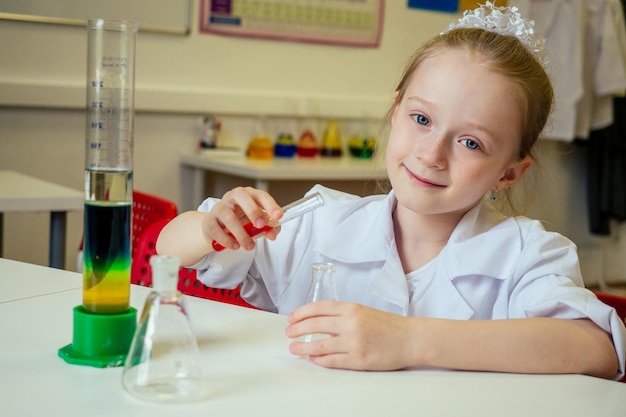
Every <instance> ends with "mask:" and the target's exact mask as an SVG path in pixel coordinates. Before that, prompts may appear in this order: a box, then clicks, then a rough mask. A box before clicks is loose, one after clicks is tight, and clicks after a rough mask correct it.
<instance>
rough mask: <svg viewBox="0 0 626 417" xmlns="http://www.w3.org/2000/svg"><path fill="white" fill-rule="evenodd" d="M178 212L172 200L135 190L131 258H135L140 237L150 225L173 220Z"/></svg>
mask: <svg viewBox="0 0 626 417" xmlns="http://www.w3.org/2000/svg"><path fill="white" fill-rule="evenodd" d="M177 214H178V208H177V207H176V204H174V203H173V202H172V201H170V200H166V199H164V198H161V197H157V196H155V195H152V194H146V193H142V192H140V191H136V190H134V191H133V231H132V244H131V248H132V249H131V258H133V259H134V258H135V253H136V251H137V246H138V244H139V239H140V238H141V235H142V234H143V232H144V231H145V230H146V229H147V228H148V227H149V226H150V225H152V224H153V223H155V222H156V221H159V220H171V219H173V218H174V217H176V215H177Z"/></svg>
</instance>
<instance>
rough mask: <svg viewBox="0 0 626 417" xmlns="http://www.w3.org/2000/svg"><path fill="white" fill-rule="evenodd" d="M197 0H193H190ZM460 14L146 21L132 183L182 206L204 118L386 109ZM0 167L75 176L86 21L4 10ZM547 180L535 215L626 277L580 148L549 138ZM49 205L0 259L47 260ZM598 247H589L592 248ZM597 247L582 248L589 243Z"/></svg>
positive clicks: (395, 7)
mask: <svg viewBox="0 0 626 417" xmlns="http://www.w3.org/2000/svg"><path fill="white" fill-rule="evenodd" d="M194 7H197V2H194ZM454 19H456V16H454V15H448V14H440V13H432V12H426V11H416V10H409V9H407V8H406V2H404V1H387V2H386V9H385V22H384V33H383V37H382V41H381V45H380V47H379V48H373V49H370V48H345V47H338V46H325V45H314V44H303V43H294V42H280V41H266V40H256V39H244V38H231V37H222V36H215V35H206V34H199V33H198V29H197V22H198V18H197V10H194V13H193V17H192V33H191V34H190V35H189V36H176V35H162V34H154V33H143V32H141V33H140V34H139V36H138V41H137V64H136V66H137V72H136V80H137V81H136V106H137V114H136V117H135V166H134V174H135V181H134V184H135V188H137V189H141V190H143V191H146V192H151V193H155V194H158V195H162V196H164V197H166V198H170V199H172V200H174V201H176V202H177V203H178V204H180V192H179V190H180V171H179V165H178V160H177V157H176V156H177V155H178V154H179V153H180V152H182V151H186V150H190V149H193V148H194V147H195V146H196V143H197V140H198V137H199V134H200V131H199V125H198V120H199V115H202V114H208V113H214V114H217V115H218V116H219V117H220V118H221V119H222V121H223V132H222V135H221V138H220V140H221V141H222V143H223V144H229V145H231V144H239V145H242V146H243V145H245V143H246V142H247V141H248V140H249V138H250V136H251V135H252V134H253V133H255V132H254V128H255V124H256V123H255V120H256V119H255V118H254V116H258V115H269V116H274V117H281V116H282V117H284V118H286V117H290V116H294V115H295V116H306V115H310V116H317V117H320V118H321V119H323V118H325V117H338V118H343V119H350V118H369V119H371V120H373V121H376V119H378V118H380V117H382V115H383V114H384V112H385V111H386V108H387V105H388V104H389V102H390V99H391V94H392V91H393V89H394V87H395V84H396V82H397V80H398V77H399V75H400V73H401V71H402V70H403V67H404V64H405V63H406V62H407V61H408V59H409V57H410V55H411V54H412V53H413V51H414V50H415V48H416V47H417V46H419V44H421V43H422V42H423V41H424V40H426V39H427V38H429V37H430V36H432V35H433V34H435V33H437V32H439V31H440V30H441V29H442V28H444V27H446V26H447V24H448V23H450V22H451V21H452V20H454ZM0 57H1V58H0V169H15V170H19V171H22V172H24V173H27V174H30V175H34V176H38V177H42V178H46V179H48V180H51V181H55V182H57V183H60V184H63V185H66V186H70V187H73V188H77V189H82V187H83V164H84V125H85V116H84V111H83V108H84V101H85V85H86V82H85V74H86V31H85V29H84V28H76V27H66V26H57V25H45V24H33V23H20V22H9V21H0ZM545 148H546V149H545V150H544V151H543V152H542V156H543V162H544V165H546V168H547V171H548V176H547V178H549V181H550V186H549V187H546V189H545V191H541V192H540V193H539V194H538V196H537V205H536V206H535V207H534V209H533V210H532V212H531V214H532V215H533V216H534V217H538V218H540V219H542V220H545V221H546V222H547V223H548V225H549V227H551V228H553V229H554V230H558V231H560V232H562V233H564V234H566V235H568V236H570V237H571V238H572V239H573V240H574V241H575V242H577V243H578V244H579V245H580V246H582V247H583V251H585V248H586V247H590V248H592V249H590V252H585V256H584V264H583V267H584V268H585V269H586V270H588V274H587V277H586V279H587V281H588V282H590V283H593V282H595V281H596V280H597V276H598V271H599V270H603V271H604V273H605V275H606V277H607V279H609V280H611V281H623V280H624V279H625V277H624V274H623V271H624V270H626V267H625V266H626V257H625V256H623V255H624V253H625V250H626V248H624V244H623V243H622V242H621V240H620V239H619V234H616V236H615V237H612V238H607V239H599V238H596V237H592V236H590V235H589V233H588V232H587V230H588V229H587V220H586V207H585V203H584V201H585V200H584V199H585V191H584V169H585V168H584V155H581V153H580V152H577V151H576V150H574V149H572V148H570V147H569V146H568V145H566V144H562V143H556V142H547V144H546V147H545ZM47 222H48V220H47V214H43V213H36V214H7V215H5V237H4V248H5V256H6V257H8V258H12V259H18V260H23V261H27V262H33V263H38V264H46V263H47V253H48V251H47V242H48V226H47V225H48V223H47ZM81 236H82V212H77V213H72V214H71V215H70V216H69V229H68V247H67V252H68V255H67V262H68V267H70V268H71V267H73V265H74V256H75V250H76V247H77V246H78V242H79V241H80V238H81ZM594 248H595V249H594ZM589 253H591V255H589V256H587V254H589Z"/></svg>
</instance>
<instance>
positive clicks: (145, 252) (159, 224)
mask: <svg viewBox="0 0 626 417" xmlns="http://www.w3.org/2000/svg"><path fill="white" fill-rule="evenodd" d="M169 221H170V220H168V219H162V220H158V221H156V222H154V223H152V224H151V225H150V226H148V228H147V229H146V230H145V231H144V232H143V233H142V235H141V236H140V238H139V241H138V243H137V248H136V253H135V256H133V263H132V266H131V274H130V276H131V282H132V283H133V284H138V285H144V286H150V285H152V269H151V267H150V257H152V256H153V255H155V254H156V241H157V238H158V237H159V233H161V230H162V229H163V228H164V227H165V225H166V224H167V223H168V222H169ZM178 277H179V279H178V290H179V291H180V292H182V293H183V294H186V295H191V296H195V297H200V298H206V299H209V300H214V301H220V302H223V303H228V304H235V305H238V306H242V307H248V308H256V307H254V306H252V305H251V304H248V303H247V302H245V301H244V300H243V299H242V298H241V295H240V294H239V287H237V288H234V289H232V290H231V289H222V288H212V287H207V286H206V285H204V284H203V283H202V282H200V281H198V279H197V277H196V271H195V270H194V269H189V268H184V267H183V268H181V269H180V271H179V274H178Z"/></svg>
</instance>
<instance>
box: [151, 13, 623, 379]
mask: <svg viewBox="0 0 626 417" xmlns="http://www.w3.org/2000/svg"><path fill="white" fill-rule="evenodd" d="M542 46H543V44H542V41H541V40H540V39H537V38H536V37H535V36H534V34H533V32H532V22H529V21H526V20H524V19H521V18H520V16H519V14H518V13H517V11H516V9H509V8H495V7H494V6H493V5H492V4H491V3H489V2H487V4H486V5H485V6H481V7H479V8H478V9H477V10H475V11H473V12H471V13H467V12H466V14H465V15H464V17H463V18H461V19H460V21H459V23H458V24H457V25H454V26H452V27H451V28H449V29H448V31H446V32H445V33H443V34H441V35H439V36H436V37H435V38H434V39H432V40H431V41H430V42H428V43H427V44H426V45H424V46H423V47H422V48H421V49H420V50H419V51H418V52H417V53H416V55H415V56H414V58H413V60H412V61H411V63H410V64H409V66H408V67H407V69H406V71H405V73H404V76H403V77H402V79H401V80H400V83H399V85H398V88H397V89H396V92H395V96H394V101H393V105H392V107H391V109H390V110H389V112H388V115H387V122H388V123H389V126H390V130H389V134H388V143H387V145H386V167H387V172H388V176H389V180H390V183H391V185H392V191H391V192H390V193H389V194H387V195H376V196H369V197H365V198H358V197H355V196H351V195H347V194H344V193H341V192H338V191H333V190H330V189H326V188H324V187H321V186H316V187H314V188H313V190H312V191H318V192H320V193H321V194H322V195H323V197H324V199H325V201H326V204H325V205H324V206H323V207H321V208H319V209H316V210H314V211H312V212H310V213H307V214H306V215H304V216H302V217H301V218H298V219H296V220H292V221H291V222H288V223H285V224H284V225H283V226H282V227H281V228H280V229H278V228H276V229H271V230H270V231H268V232H266V233H265V237H266V239H260V240H257V241H255V240H253V239H251V238H250V237H249V236H248V235H247V233H246V232H245V231H244V229H243V227H242V225H241V218H242V216H243V217H245V218H247V219H249V220H250V221H252V222H253V223H254V224H255V225H256V226H257V227H262V226H264V225H265V224H267V221H268V220H267V216H269V217H270V218H273V219H279V218H280V217H281V216H282V211H281V209H280V207H279V206H278V204H277V203H276V202H275V200H274V199H273V198H272V197H271V196H270V195H268V194H267V193H265V192H263V191H260V190H256V189H252V188H236V189H233V190H231V191H229V192H228V193H226V194H225V195H224V196H223V198H222V199H221V200H216V199H212V198H209V199H207V200H206V201H205V202H203V204H202V205H201V206H200V208H199V211H197V212H188V213H183V214H181V215H180V216H179V217H177V218H176V219H175V220H173V221H172V222H171V223H170V224H169V225H168V226H167V227H166V228H165V229H164V230H163V232H162V233H161V235H160V237H159V240H158V243H157V250H158V252H159V253H161V254H170V255H174V256H178V257H180V258H181V260H182V262H183V264H185V265H192V266H193V267H194V268H197V269H198V273H199V278H200V279H201V280H202V281H203V282H205V283H206V284H207V285H210V286H214V287H225V288H234V287H236V286H237V285H239V284H241V293H242V297H243V298H245V299H246V300H247V301H248V302H250V303H252V304H254V305H256V306H257V307H260V308H262V309H264V310H268V311H274V312H278V313H281V314H287V315H288V326H287V329H286V334H287V336H288V337H290V338H294V339H297V338H299V337H300V336H303V335H305V334H316V333H323V334H328V335H330V337H329V338H326V339H321V340H315V341H312V342H309V343H305V342H300V341H293V342H292V343H291V344H290V351H291V353H293V354H295V355H303V356H308V357H309V358H310V360H311V361H312V362H314V363H316V364H318V365H321V366H325V367H330V368H345V369H357V370H393V369H401V368H407V367H432V366H434V367H442V368H449V369H464V370H484V371H501V372H523V373H582V374H589V375H595V376H600V377H605V378H617V377H621V375H622V374H623V372H624V356H625V352H624V351H625V348H624V345H625V343H626V331H625V329H624V325H623V323H622V322H621V320H620V319H619V317H618V316H617V314H616V313H615V311H614V310H612V309H611V308H609V307H607V306H606V305H604V304H602V303H601V302H599V301H598V300H597V299H596V297H595V296H594V295H593V294H592V293H591V292H590V291H588V290H586V289H585V288H584V287H583V282H582V278H581V276H580V270H579V265H578V258H577V254H576V248H575V246H574V245H573V244H572V243H571V242H570V241H569V240H567V239H565V238H564V237H562V236H561V235H558V234H556V233H550V232H547V231H545V230H544V229H543V227H542V226H541V224H540V223H539V222H538V221H532V220H529V219H527V218H524V217H507V216H505V215H503V214H501V213H500V212H498V211H497V210H495V209H494V207H493V205H492V204H491V201H489V199H487V198H484V197H485V195H487V194H490V195H493V196H498V195H499V194H500V193H504V192H505V190H508V189H509V188H510V187H511V186H513V185H514V184H515V183H517V182H518V180H519V179H520V178H521V177H522V175H523V174H524V173H525V172H526V171H527V169H528V168H529V167H530V166H531V164H532V161H533V157H532V153H531V151H532V148H533V145H534V143H535V141H536V140H537V138H538V137H539V135H540V133H541V131H542V129H543V127H544V125H545V123H546V120H547V118H548V115H549V112H550V110H551V106H552V101H553V96H552V87H551V84H550V81H549V78H548V76H547V74H546V71H545V70H544V68H543V66H542V63H541V55H542ZM264 212H265V213H266V214H265V213H264ZM225 229H226V230H227V231H230V232H231V233H232V236H229V235H228V234H227V233H226V231H225ZM213 240H216V241H217V242H219V243H220V244H222V245H224V246H225V247H227V248H228V249H230V250H226V251H223V252H214V251H213V250H212V248H211V242H212V241H213ZM315 262H332V263H334V264H335V265H336V273H335V280H336V285H337V292H338V299H339V300H340V301H321V302H316V303H310V304H305V305H303V304H304V300H305V297H306V293H307V289H308V286H309V281H310V276H311V271H310V267H311V264H312V263H315Z"/></svg>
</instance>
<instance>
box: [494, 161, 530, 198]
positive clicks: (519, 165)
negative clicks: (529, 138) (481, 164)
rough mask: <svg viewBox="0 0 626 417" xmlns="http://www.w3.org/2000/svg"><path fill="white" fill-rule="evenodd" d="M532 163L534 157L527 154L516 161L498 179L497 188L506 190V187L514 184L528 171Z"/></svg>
mask: <svg viewBox="0 0 626 417" xmlns="http://www.w3.org/2000/svg"><path fill="white" fill-rule="evenodd" d="M532 164H533V159H532V158H531V157H530V156H526V157H524V158H523V159H520V160H519V161H515V162H514V163H513V164H511V165H510V166H509V167H508V168H506V169H505V170H504V173H503V174H502V177H500V179H499V180H498V184H497V186H496V189H497V190H504V189H505V188H509V187H511V186H513V185H514V184H515V183H516V182H517V181H518V180H519V179H520V178H522V175H524V172H526V170H528V168H530V166H531V165H532Z"/></svg>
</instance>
